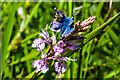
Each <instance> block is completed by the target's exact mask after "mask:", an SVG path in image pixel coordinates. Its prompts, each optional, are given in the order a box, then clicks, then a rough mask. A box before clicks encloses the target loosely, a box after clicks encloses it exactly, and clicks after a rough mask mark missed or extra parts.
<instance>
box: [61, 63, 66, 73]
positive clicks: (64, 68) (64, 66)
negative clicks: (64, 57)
mask: <svg viewBox="0 0 120 80" xmlns="http://www.w3.org/2000/svg"><path fill="white" fill-rule="evenodd" d="M66 70H67V67H66V65H65V64H63V65H62V70H61V71H62V73H64V72H65V71H66Z"/></svg>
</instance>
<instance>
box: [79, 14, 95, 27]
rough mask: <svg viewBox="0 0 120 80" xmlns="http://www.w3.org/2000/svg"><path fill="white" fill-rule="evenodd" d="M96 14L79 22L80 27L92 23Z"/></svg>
mask: <svg viewBox="0 0 120 80" xmlns="http://www.w3.org/2000/svg"><path fill="white" fill-rule="evenodd" d="M95 18H96V16H93V17H89V18H88V19H86V20H84V21H83V22H81V23H80V26H81V27H85V26H88V25H90V24H92V23H93V22H94V21H95Z"/></svg>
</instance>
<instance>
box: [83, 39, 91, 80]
mask: <svg viewBox="0 0 120 80" xmlns="http://www.w3.org/2000/svg"><path fill="white" fill-rule="evenodd" d="M92 43H93V40H91V41H90V42H89V46H88V48H87V57H86V64H85V72H84V75H83V78H85V77H86V73H87V70H88V60H89V56H90V49H91V45H92Z"/></svg>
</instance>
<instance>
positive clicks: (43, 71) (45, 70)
mask: <svg viewBox="0 0 120 80" xmlns="http://www.w3.org/2000/svg"><path fill="white" fill-rule="evenodd" d="M41 70H42V73H46V72H47V71H48V70H49V68H48V66H47V65H44V66H43V68H42V69H41Z"/></svg>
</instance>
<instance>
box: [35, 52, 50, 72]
mask: <svg viewBox="0 0 120 80" xmlns="http://www.w3.org/2000/svg"><path fill="white" fill-rule="evenodd" d="M41 58H42V59H41V60H34V61H33V68H35V67H37V68H36V73H37V72H38V71H40V70H41V71H42V73H46V72H47V71H48V70H49V68H48V66H47V64H49V63H48V62H47V55H46V54H42V56H41Z"/></svg>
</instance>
